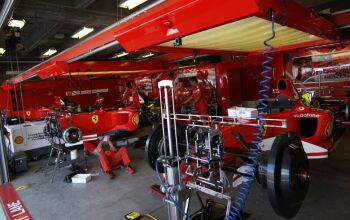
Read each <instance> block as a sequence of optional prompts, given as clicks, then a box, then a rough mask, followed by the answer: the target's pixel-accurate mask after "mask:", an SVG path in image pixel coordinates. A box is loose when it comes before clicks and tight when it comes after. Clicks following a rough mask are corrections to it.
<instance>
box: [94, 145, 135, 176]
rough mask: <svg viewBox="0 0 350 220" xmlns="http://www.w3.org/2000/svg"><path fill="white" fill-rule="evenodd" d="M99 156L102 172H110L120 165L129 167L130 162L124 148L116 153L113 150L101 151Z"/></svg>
mask: <svg viewBox="0 0 350 220" xmlns="http://www.w3.org/2000/svg"><path fill="white" fill-rule="evenodd" d="M99 155H100V163H101V166H102V170H103V171H105V172H108V171H111V170H112V169H113V168H116V167H118V166H120V165H124V166H129V165H130V162H131V161H130V157H129V154H128V150H127V149H126V148H125V147H121V148H120V149H119V150H118V151H117V152H115V151H113V150H107V151H103V150H101V151H100V152H99Z"/></svg>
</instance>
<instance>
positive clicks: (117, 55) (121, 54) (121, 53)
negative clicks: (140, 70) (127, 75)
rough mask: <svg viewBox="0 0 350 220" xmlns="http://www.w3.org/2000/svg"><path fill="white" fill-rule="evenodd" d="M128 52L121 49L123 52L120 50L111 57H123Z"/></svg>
mask: <svg viewBox="0 0 350 220" xmlns="http://www.w3.org/2000/svg"><path fill="white" fill-rule="evenodd" d="M128 54H129V53H128V52H125V51H123V52H120V53H117V54H115V55H114V56H113V57H112V58H113V59H114V58H120V57H124V56H126V55H128Z"/></svg>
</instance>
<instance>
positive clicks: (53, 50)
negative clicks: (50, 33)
mask: <svg viewBox="0 0 350 220" xmlns="http://www.w3.org/2000/svg"><path fill="white" fill-rule="evenodd" d="M55 53H57V50H56V49H55V48H50V49H48V50H47V51H46V52H45V53H43V56H44V57H49V56H52V55H53V54H55Z"/></svg>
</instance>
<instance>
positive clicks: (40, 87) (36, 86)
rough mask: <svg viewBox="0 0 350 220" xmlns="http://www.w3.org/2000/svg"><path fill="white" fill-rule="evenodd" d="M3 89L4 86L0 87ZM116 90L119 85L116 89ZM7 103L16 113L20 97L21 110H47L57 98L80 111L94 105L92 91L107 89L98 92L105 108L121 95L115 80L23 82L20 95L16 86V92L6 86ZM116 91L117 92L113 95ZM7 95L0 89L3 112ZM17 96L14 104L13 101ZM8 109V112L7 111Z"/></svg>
mask: <svg viewBox="0 0 350 220" xmlns="http://www.w3.org/2000/svg"><path fill="white" fill-rule="evenodd" d="M3 87H5V86H3ZM119 87H120V86H119ZM10 88H11V90H10V94H11V95H10V100H9V109H10V110H13V111H16V109H17V107H16V106H17V104H16V103H18V109H19V110H22V98H21V97H23V106H24V109H28V108H41V107H49V106H51V105H52V103H53V96H60V97H61V98H62V99H65V100H68V101H71V102H74V103H77V104H80V105H81V106H82V107H83V108H84V107H87V106H89V105H94V103H95V100H96V94H95V93H94V92H93V90H100V89H104V90H108V91H107V92H103V93H101V94H102V95H103V97H104V99H105V107H107V108H108V107H115V106H116V103H117V101H118V100H120V98H121V95H122V94H120V91H121V90H120V89H119V88H118V85H117V79H111V80H82V79H72V80H68V79H64V80H48V81H41V82H26V83H23V84H22V95H21V93H20V86H19V85H16V91H15V90H14V89H13V88H14V86H13V85H11V86H10ZM70 91H76V92H78V93H80V92H82V93H86V94H81V95H80V94H79V95H75V96H71V95H69V92H70ZM117 91H119V92H117ZM7 93H8V90H6V89H0V95H1V97H5V98H1V101H0V107H1V108H2V109H5V108H6V107H7V100H8V98H7ZM16 97H17V102H16ZM11 108H12V109H11Z"/></svg>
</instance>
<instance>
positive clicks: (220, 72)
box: [216, 54, 285, 115]
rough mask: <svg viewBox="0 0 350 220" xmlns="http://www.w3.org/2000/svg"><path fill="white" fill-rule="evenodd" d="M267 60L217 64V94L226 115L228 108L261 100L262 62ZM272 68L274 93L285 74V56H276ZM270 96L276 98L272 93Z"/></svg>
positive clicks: (247, 59)
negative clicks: (279, 80)
mask: <svg viewBox="0 0 350 220" xmlns="http://www.w3.org/2000/svg"><path fill="white" fill-rule="evenodd" d="M265 60H266V58H264V57H262V56H259V57H248V58H245V59H239V60H234V61H225V62H221V63H218V64H216V83H217V86H216V89H217V90H216V93H217V96H218V98H219V99H220V100H221V106H222V109H223V112H222V113H223V114H224V115H226V114H227V108H228V107H231V106H234V105H240V104H242V102H246V101H256V100H258V99H259V98H261V96H260V95H259V93H258V92H259V90H260V89H261V87H260V85H259V82H260V81H261V80H262V77H261V72H262V71H263V68H262V62H263V61H265ZM270 66H271V67H273V72H272V73H271V74H270V76H271V77H272V81H271V82H270V83H269V86H270V87H271V91H272V89H273V88H275V87H276V81H277V80H278V79H279V78H281V77H282V75H283V72H284V67H285V66H284V59H283V54H275V55H274V61H273V62H272V63H271V65H270ZM269 95H270V97H273V96H274V95H273V94H272V92H270V94H269Z"/></svg>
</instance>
